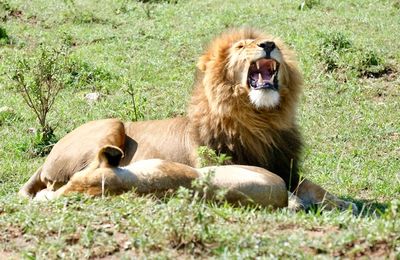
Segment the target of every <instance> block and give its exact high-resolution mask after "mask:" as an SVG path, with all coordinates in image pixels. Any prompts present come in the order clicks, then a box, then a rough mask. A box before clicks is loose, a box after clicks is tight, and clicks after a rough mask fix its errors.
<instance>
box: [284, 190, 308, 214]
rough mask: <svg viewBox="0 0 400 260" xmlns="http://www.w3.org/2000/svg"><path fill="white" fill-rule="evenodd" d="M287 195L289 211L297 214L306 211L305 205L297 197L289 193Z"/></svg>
mask: <svg viewBox="0 0 400 260" xmlns="http://www.w3.org/2000/svg"><path fill="white" fill-rule="evenodd" d="M288 195H289V201H288V209H289V210H291V211H295V212H297V211H300V210H305V209H306V205H304V203H303V201H302V200H301V199H300V198H299V197H297V196H296V195H294V194H293V193H291V192H288Z"/></svg>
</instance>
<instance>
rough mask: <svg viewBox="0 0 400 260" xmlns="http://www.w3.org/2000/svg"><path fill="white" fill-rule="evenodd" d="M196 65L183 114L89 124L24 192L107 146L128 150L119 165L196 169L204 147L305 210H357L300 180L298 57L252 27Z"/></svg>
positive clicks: (218, 44)
mask: <svg viewBox="0 0 400 260" xmlns="http://www.w3.org/2000/svg"><path fill="white" fill-rule="evenodd" d="M197 68H198V70H197V75H196V81H195V84H194V91H193V95H192V98H191V102H190V104H189V107H188V115H187V116H186V117H178V118H173V119H166V120H158V121H145V122H133V123H132V122H125V123H124V122H122V121H120V120H117V119H106V120H99V121H94V122H89V123H87V124H85V125H83V126H81V127H79V128H77V129H75V130H74V131H72V132H71V133H69V134H68V135H66V136H65V137H64V138H62V139H61V140H60V141H59V142H58V143H57V144H56V145H55V146H54V148H53V150H52V151H51V153H50V154H49V156H48V157H47V159H46V161H45V163H44V164H43V166H42V167H40V168H39V169H38V170H37V171H36V173H35V174H34V175H33V176H32V177H31V178H30V179H29V181H28V182H27V183H26V184H25V185H24V186H23V187H22V189H21V190H20V194H21V195H23V196H29V197H34V196H35V194H36V193H37V192H38V191H40V190H41V189H44V188H46V189H47V190H57V189H58V188H59V187H61V186H62V185H64V184H66V183H67V182H68V181H69V180H70V178H71V177H72V176H73V175H74V174H75V173H76V172H79V171H81V170H82V169H84V168H85V167H86V166H87V165H88V164H89V163H90V162H92V161H93V160H94V158H95V157H96V154H97V152H98V151H99V149H100V148H101V147H103V146H105V145H113V146H116V147H118V148H120V149H121V150H122V151H123V152H124V153H125V157H124V158H123V159H122V160H121V162H120V165H121V166H125V165H129V164H131V163H133V162H136V161H139V160H143V159H151V158H159V159H164V160H169V161H173V162H177V163H181V164H185V165H189V166H192V167H197V166H199V160H198V156H197V153H196V150H197V148H198V147H199V146H207V147H209V148H211V149H214V150H215V151H216V152H217V153H225V154H228V155H229V156H230V157H231V158H232V159H231V161H230V162H228V163H229V164H241V165H251V166H258V167H262V168H265V169H267V170H269V171H271V172H273V173H275V174H277V175H278V176H280V177H281V178H282V179H283V180H284V182H285V183H286V187H287V189H288V190H289V191H291V192H293V193H294V194H296V195H297V196H298V197H299V198H300V200H301V201H302V203H303V204H304V205H309V204H323V205H324V206H325V207H326V208H339V209H347V208H349V207H350V208H352V209H353V210H354V211H355V210H356V206H355V205H354V204H353V203H350V202H346V201H343V200H340V199H338V198H336V197H335V196H333V195H331V194H329V193H328V192H326V191H325V190H324V189H323V188H321V187H320V186H318V185H316V184H314V183H312V182H310V181H308V180H300V177H299V174H298V162H299V159H300V157H301V150H302V140H301V135H300V132H299V130H298V126H297V123H296V106H297V103H298V97H299V94H300V92H301V85H302V77H301V74H300V72H299V69H298V67H297V63H296V60H295V55H294V54H293V52H292V51H291V50H289V49H288V48H287V46H286V45H285V44H284V43H283V42H282V41H281V40H280V39H278V38H275V37H273V36H270V35H267V34H263V33H261V32H259V31H257V30H254V29H249V28H246V29H236V30H230V31H228V32H225V33H223V34H222V35H220V36H218V37H217V38H216V39H214V40H213V41H212V42H211V44H210V45H209V47H208V48H207V49H206V51H205V52H204V53H203V55H202V56H201V57H200V59H199V61H198V63H197Z"/></svg>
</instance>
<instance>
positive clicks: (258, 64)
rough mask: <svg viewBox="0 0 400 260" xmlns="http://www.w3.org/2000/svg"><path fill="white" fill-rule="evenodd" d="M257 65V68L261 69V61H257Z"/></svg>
mask: <svg viewBox="0 0 400 260" xmlns="http://www.w3.org/2000/svg"><path fill="white" fill-rule="evenodd" d="M256 66H257V69H258V70H259V69H260V63H259V61H256Z"/></svg>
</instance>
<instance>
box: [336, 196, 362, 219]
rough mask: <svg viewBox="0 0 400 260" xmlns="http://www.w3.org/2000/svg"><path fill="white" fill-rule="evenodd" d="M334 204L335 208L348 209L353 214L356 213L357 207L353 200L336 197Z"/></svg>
mask: <svg viewBox="0 0 400 260" xmlns="http://www.w3.org/2000/svg"><path fill="white" fill-rule="evenodd" d="M336 205H337V208H338V209H340V210H342V211H345V210H349V209H350V210H351V211H352V212H353V215H358V207H357V205H356V204H355V203H353V202H350V201H345V200H341V199H337V201H336Z"/></svg>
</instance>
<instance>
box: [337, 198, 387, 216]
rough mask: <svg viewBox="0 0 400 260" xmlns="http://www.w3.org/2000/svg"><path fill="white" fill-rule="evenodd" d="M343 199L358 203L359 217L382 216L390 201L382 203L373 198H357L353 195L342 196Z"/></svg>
mask: <svg viewBox="0 0 400 260" xmlns="http://www.w3.org/2000/svg"><path fill="white" fill-rule="evenodd" d="M340 198H341V199H343V200H347V201H351V202H353V203H355V204H356V205H357V208H358V216H359V217H370V216H378V217H379V216H381V215H383V214H385V212H386V210H387V209H388V208H389V206H390V203H389V202H386V203H380V202H376V201H373V200H357V199H353V198H351V197H340Z"/></svg>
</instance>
